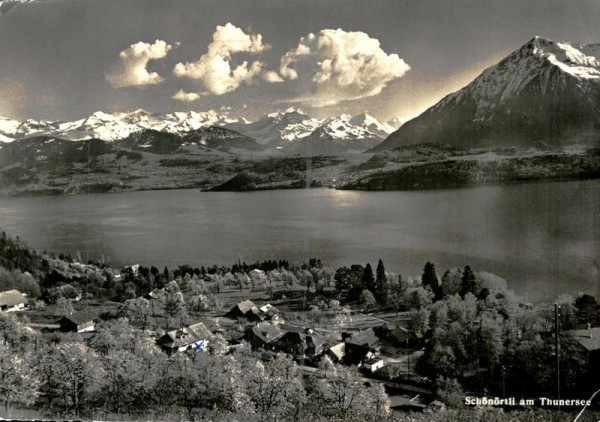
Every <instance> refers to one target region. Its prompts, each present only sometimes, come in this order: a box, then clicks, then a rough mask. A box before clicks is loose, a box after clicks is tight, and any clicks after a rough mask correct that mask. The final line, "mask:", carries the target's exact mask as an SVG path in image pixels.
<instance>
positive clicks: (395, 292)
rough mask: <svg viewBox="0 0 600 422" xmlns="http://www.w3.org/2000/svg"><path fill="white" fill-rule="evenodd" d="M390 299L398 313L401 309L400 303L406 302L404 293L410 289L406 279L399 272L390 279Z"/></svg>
mask: <svg viewBox="0 0 600 422" xmlns="http://www.w3.org/2000/svg"><path fill="white" fill-rule="evenodd" d="M389 284H390V301H391V302H392V304H393V305H394V309H395V310H396V315H397V314H398V311H399V309H400V305H401V304H402V303H404V295H405V294H406V290H407V289H408V285H407V283H406V282H405V281H404V279H403V278H402V276H401V275H400V274H398V277H397V278H396V279H395V280H394V279H392V280H391V281H390V283H389Z"/></svg>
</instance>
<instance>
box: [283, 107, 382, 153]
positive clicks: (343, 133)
mask: <svg viewBox="0 0 600 422" xmlns="http://www.w3.org/2000/svg"><path fill="white" fill-rule="evenodd" d="M353 121H354V123H353ZM382 127H385V126H384V125H383V124H382V123H381V122H379V121H377V120H376V119H374V118H372V117H371V116H368V115H359V116H355V117H352V116H350V115H349V114H342V115H340V116H335V117H330V118H328V119H325V120H324V121H323V123H322V124H321V125H320V126H319V127H318V128H317V129H316V130H315V131H314V132H313V133H311V134H310V135H309V136H306V137H304V138H303V139H301V140H300V141H299V142H297V143H296V145H294V148H293V150H294V151H295V152H297V153H301V154H304V155H335V154H341V153H348V152H363V151H365V150H367V149H368V148H371V147H373V146H374V145H376V144H377V143H378V142H380V141H381V139H382V137H381V136H379V135H378V134H376V133H373V132H372V131H371V130H375V129H380V128H382ZM369 128H370V129H371V130H369Z"/></svg>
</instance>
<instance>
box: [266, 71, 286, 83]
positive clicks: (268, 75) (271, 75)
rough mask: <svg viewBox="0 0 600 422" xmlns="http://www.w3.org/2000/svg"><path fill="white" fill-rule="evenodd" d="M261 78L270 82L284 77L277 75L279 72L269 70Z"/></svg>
mask: <svg viewBox="0 0 600 422" xmlns="http://www.w3.org/2000/svg"><path fill="white" fill-rule="evenodd" d="M263 79H264V80H265V81H266V82H268V83H271V84H275V83H280V82H283V81H284V79H283V78H282V77H281V76H280V75H279V73H277V72H275V71H273V70H269V71H268V72H266V73H265V74H264V75H263Z"/></svg>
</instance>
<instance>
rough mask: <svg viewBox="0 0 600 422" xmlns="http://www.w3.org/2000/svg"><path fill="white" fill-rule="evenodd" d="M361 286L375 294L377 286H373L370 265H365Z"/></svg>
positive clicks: (373, 278) (373, 281) (373, 279)
mask: <svg viewBox="0 0 600 422" xmlns="http://www.w3.org/2000/svg"><path fill="white" fill-rule="evenodd" d="M362 284H363V286H364V288H365V289H367V290H369V291H370V292H371V293H373V295H376V294H377V288H376V287H377V286H376V285H375V277H374V276H373V269H372V268H371V264H369V263H367V265H366V266H365V270H364V271H363V276H362Z"/></svg>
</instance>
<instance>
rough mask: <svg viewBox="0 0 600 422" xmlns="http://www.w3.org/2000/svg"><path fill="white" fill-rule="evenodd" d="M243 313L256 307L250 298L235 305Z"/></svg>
mask: <svg viewBox="0 0 600 422" xmlns="http://www.w3.org/2000/svg"><path fill="white" fill-rule="evenodd" d="M236 306H237V307H238V308H239V310H240V311H242V313H243V314H245V313H247V312H248V311H251V310H252V308H256V305H255V304H254V302H252V301H251V300H244V301H243V302H240V303H238V304H237V305H236Z"/></svg>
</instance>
